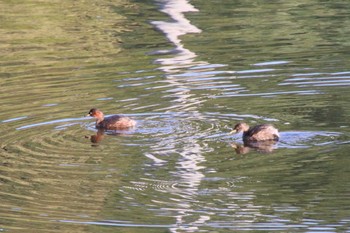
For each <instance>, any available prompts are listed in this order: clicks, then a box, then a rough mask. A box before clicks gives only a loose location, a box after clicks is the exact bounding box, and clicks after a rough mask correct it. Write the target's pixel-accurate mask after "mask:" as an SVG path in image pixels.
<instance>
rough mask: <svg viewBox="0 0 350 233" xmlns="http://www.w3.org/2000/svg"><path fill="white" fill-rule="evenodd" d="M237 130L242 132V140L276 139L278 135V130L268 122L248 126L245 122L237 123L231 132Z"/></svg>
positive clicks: (236, 131)
mask: <svg viewBox="0 0 350 233" xmlns="http://www.w3.org/2000/svg"><path fill="white" fill-rule="evenodd" d="M238 132H243V141H244V142H258V141H269V140H271V141H278V140H279V137H280V136H279V133H278V130H277V129H276V128H275V127H274V126H273V125H270V124H262V125H256V126H253V127H249V125H248V124H246V123H238V124H237V125H235V127H234V129H233V131H232V132H231V133H238Z"/></svg>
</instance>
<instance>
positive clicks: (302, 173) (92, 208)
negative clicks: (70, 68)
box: [0, 0, 350, 232]
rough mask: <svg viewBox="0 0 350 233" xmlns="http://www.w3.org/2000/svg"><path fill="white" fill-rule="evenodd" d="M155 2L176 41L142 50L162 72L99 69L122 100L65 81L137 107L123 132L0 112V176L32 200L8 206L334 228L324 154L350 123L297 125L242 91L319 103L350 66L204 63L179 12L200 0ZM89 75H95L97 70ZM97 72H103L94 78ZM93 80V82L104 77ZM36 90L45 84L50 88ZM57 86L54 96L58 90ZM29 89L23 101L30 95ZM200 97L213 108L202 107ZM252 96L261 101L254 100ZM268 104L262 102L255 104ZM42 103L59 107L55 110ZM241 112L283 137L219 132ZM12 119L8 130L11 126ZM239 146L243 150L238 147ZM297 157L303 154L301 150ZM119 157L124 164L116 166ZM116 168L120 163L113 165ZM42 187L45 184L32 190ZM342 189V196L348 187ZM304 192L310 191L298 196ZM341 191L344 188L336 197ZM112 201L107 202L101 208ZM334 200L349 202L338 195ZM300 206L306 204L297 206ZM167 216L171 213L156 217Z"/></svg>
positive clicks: (177, 225)
mask: <svg viewBox="0 0 350 233" xmlns="http://www.w3.org/2000/svg"><path fill="white" fill-rule="evenodd" d="M158 4H159V6H160V11H162V12H163V13H165V14H167V15H168V16H169V17H170V19H171V21H168V20H166V21H160V20H157V21H151V24H152V25H153V26H154V27H155V28H156V29H158V31H160V32H162V33H163V34H164V35H165V37H166V38H167V39H168V40H169V42H170V43H171V44H172V45H173V46H174V48H173V49H170V50H164V49H159V50H158V49H155V50H151V51H147V52H146V54H148V55H150V58H152V59H154V60H153V63H154V64H156V68H155V70H157V71H161V72H162V75H157V74H155V72H154V70H152V69H148V68H140V69H139V70H134V71H133V70H130V71H128V72H115V70H112V71H110V70H108V72H107V73H112V74H113V75H112V78H110V79H106V80H107V81H110V83H111V84H110V83H108V85H115V87H116V88H117V89H118V91H119V90H120V91H121V92H122V91H124V92H125V93H124V92H123V98H122V99H118V98H116V97H115V96H118V95H114V93H112V92H108V90H109V89H103V88H101V90H100V89H99V87H98V86H97V87H96V88H91V86H89V87H88V88H86V90H85V89H84V87H81V86H80V85H81V84H83V83H85V82H88V81H89V79H91V80H93V79H94V78H91V77H88V78H86V77H85V76H84V78H83V79H79V78H72V80H70V81H68V79H67V82H68V83H69V84H70V85H69V87H70V90H73V91H75V94H74V95H72V96H71V97H70V98H71V100H70V101H72V100H75V99H79V98H77V97H81V96H83V97H85V98H86V97H87V96H88V95H90V94H91V92H92V93H95V92H96V93H98V94H97V95H93V96H94V97H93V98H94V100H96V101H95V102H94V103H96V102H97V103H98V104H100V105H101V106H103V105H106V106H107V105H109V104H110V103H117V104H120V103H121V104H122V105H123V107H124V108H123V110H127V111H129V112H137V113H134V114H131V113H129V112H126V113H127V114H126V115H128V116H131V117H134V118H135V119H136V120H137V121H138V122H139V124H138V127H137V128H136V129H133V130H131V131H124V132H119V131H117V132H96V129H95V128H94V122H93V121H94V120H93V119H90V118H81V117H77V116H75V117H76V118H74V116H72V115H73V114H72V113H69V111H70V109H68V110H67V112H68V113H69V114H67V115H69V116H70V117H66V118H60V119H56V118H57V117H56V118H55V119H54V120H52V119H51V118H47V120H41V119H42V118H43V117H40V115H39V116H38V115H35V114H32V113H33V112H34V113H36V112H35V110H32V109H30V111H29V113H30V114H32V115H30V114H26V113H24V112H21V111H19V112H18V113H17V112H15V114H17V115H16V117H6V118H5V119H4V120H2V121H1V122H0V123H1V126H4V128H3V129H2V131H1V132H4V133H3V134H4V135H6V136H5V137H3V139H4V140H3V141H2V142H1V143H2V144H1V152H2V155H3V157H4V158H5V161H4V162H3V165H4V167H3V169H2V170H1V171H2V172H3V173H4V175H2V176H1V177H3V179H4V180H5V181H4V186H5V184H7V183H9V185H8V186H6V188H7V189H4V190H5V191H4V192H3V196H5V197H7V198H8V199H14V198H18V199H19V200H20V201H23V200H27V201H29V200H30V202H31V203H34V206H35V207H34V210H33V209H30V206H29V207H28V208H27V209H26V208H25V207H18V208H17V207H14V205H13V204H12V203H11V204H7V205H6V204H5V207H4V209H6V210H8V209H10V210H11V211H13V212H14V211H16V212H18V213H20V212H23V213H27V212H33V213H34V215H35V214H36V213H39V214H40V216H42V217H44V216H45V217H47V218H45V221H46V220H48V219H50V221H55V222H60V223H65V224H68V223H75V224H77V225H98V226H114V227H133V228H161V229H162V228H166V229H169V230H170V231H171V232H182V231H184V232H195V231H206V230H207V229H210V230H213V229H214V230H215V229H219V230H221V229H224V230H226V229H229V230H266V231H272V230H282V231H283V230H288V231H289V230H292V231H293V230H309V231H312V230H315V231H317V230H319V231H335V230H337V229H338V228H337V226H335V227H333V226H332V225H331V224H328V223H327V222H326V221H322V220H317V217H318V216H316V217H315V218H313V216H315V215H316V214H317V212H318V208H321V207H318V206H319V205H321V204H322V203H323V202H322V201H324V199H325V197H324V196H322V194H323V193H326V194H325V195H330V196H331V194H330V193H327V190H329V189H331V188H332V187H331V186H330V185H329V183H330V184H331V183H332V181H329V179H331V178H333V177H332V176H331V175H333V173H332V172H329V170H331V171H333V170H338V169H336V168H330V169H328V167H326V166H327V164H326V165H325V164H324V163H323V162H324V161H327V160H329V158H330V157H332V156H333V155H329V153H330V152H332V151H335V150H336V149H337V147H338V146H339V145H347V144H349V143H350V140H349V136H348V135H347V134H346V133H344V131H346V127H347V125H348V123H347V122H340V123H341V124H342V126H344V127H343V129H345V130H342V132H337V129H339V128H337V127H334V128H327V127H325V128H322V129H318V128H317V126H315V127H314V128H311V129H310V128H308V129H303V127H304V126H305V125H302V126H300V128H299V127H296V123H295V122H297V121H301V122H303V120H304V119H301V120H300V119H298V118H296V119H294V118H288V117H289V116H288V115H293V114H289V113H286V114H284V112H283V110H279V109H276V110H275V109H274V106H273V104H274V102H272V104H271V102H263V101H262V102H263V103H262V104H257V105H256V106H252V107H250V106H249V100H251V99H252V98H255V100H260V99H263V98H261V97H268V98H264V99H274V100H276V101H278V100H280V99H282V100H284V99H283V98H286V99H287V98H291V99H292V100H294V99H296V98H294V96H302V97H307V96H312V97H313V99H312V100H315V101H316V100H318V98H327V95H328V92H327V89H325V88H324V87H326V88H327V87H336V86H340V87H343V86H345V87H346V86H348V83H349V76H348V74H349V72H347V71H337V72H325V71H318V70H317V69H314V68H300V67H299V68H295V67H293V63H295V61H293V60H282V59H275V60H273V59H271V61H264V60H262V61H261V62H251V63H249V64H251V65H250V66H248V68H247V67H246V68H245V69H240V70H234V69H235V68H236V67H235V66H234V65H232V64H231V65H229V64H220V63H218V61H215V62H217V63H214V64H211V63H210V62H209V61H204V60H203V59H202V57H199V56H198V55H197V54H196V52H194V51H191V50H190V49H188V48H187V47H186V46H185V44H184V43H183V41H182V36H185V35H186V34H194V35H200V34H201V33H203V30H204V29H199V28H198V27H197V26H195V25H193V24H192V23H191V21H190V20H188V19H187V18H186V17H185V16H186V15H185V13H191V12H198V9H197V8H195V7H194V6H193V5H191V4H190V3H189V2H188V1H185V0H181V1H174V0H169V1H158ZM153 48H154V47H153ZM222 52H223V53H224V51H222ZM257 56H258V55H257ZM101 69H103V67H101ZM48 72H49V71H48ZM101 72H102V71H101ZM115 73H117V75H115V76H114V74H115ZM69 75H71V73H70V72H69ZM89 75H91V76H95V73H94V72H92V74H89ZM82 76H83V75H82ZM107 77H108V76H107ZM103 78H105V77H103ZM96 79H98V80H99V79H101V80H102V77H97V78H96ZM61 83H65V81H61ZM96 83H97V84H98V85H99V84H101V81H98V82H96ZM264 83H268V85H267V84H265V85H264ZM55 84H56V83H55ZM78 84H79V85H78ZM71 86H74V87H75V86H78V89H79V88H82V89H83V90H84V91H86V93H84V94H81V93H80V92H77V91H76V90H75V89H74V88H72V87H71ZM92 86H95V83H93V85H92ZM48 87H49V85H48ZM318 87H323V88H321V89H319V88H318ZM0 88H3V87H0ZM44 89H45V93H50V91H49V90H48V88H44ZM91 89H92V90H91ZM106 90H107V91H106ZM135 90H137V91H139V92H137V91H135ZM336 90H337V89H336ZM129 91H130V93H129ZM100 92H102V93H100ZM103 92H107V93H103ZM55 93H56V94H57V95H59V94H60V93H61V91H56V92H55ZM129 94H130V96H129ZM50 95H52V94H50ZM65 95H68V94H67V93H65ZM152 95H156V96H157V97H154V98H153V101H148V100H149V99H147V97H149V96H152ZM325 96H326V97H325ZM22 97H23V98H27V96H26V95H23V96H22ZM29 97H30V98H29V100H31V95H29ZM38 98H39V97H38ZM40 98H41V97H40ZM245 98H250V99H245ZM16 100H18V99H16ZM90 100H91V99H89V101H90ZM62 102H64V101H62ZM231 102H233V104H232V103H231ZM52 103H55V104H52ZM56 103H57V104H56ZM266 103H268V104H266ZM62 104H64V103H61V102H60V101H53V100H49V103H47V104H43V103H41V102H40V103H39V104H38V106H40V107H36V110H37V109H41V107H44V108H47V107H50V108H52V109H56V108H55V107H60V105H62ZM88 104H91V103H88ZM277 104H279V103H278V102H277ZM280 104H281V103H280ZM283 104H286V105H287V107H286V108H290V105H291V104H292V103H291V101H289V100H288V99H287V100H285V102H283ZM303 104H304V103H302V105H303ZM317 104H319V103H318V102H317ZM317 104H315V105H316V106H317ZM323 104H324V103H323V102H322V104H320V105H321V107H323ZM267 105H268V106H267ZM118 106H120V105H118ZM203 106H206V107H208V109H209V110H203V109H204V107H203ZM242 106H243V107H242ZM257 106H258V107H260V109H256V107H257ZM270 106H271V108H270ZM276 106H278V105H276ZM295 106H297V107H300V106H298V104H295V105H293V107H295ZM66 107H67V106H66ZM79 107H81V106H80V105H79ZM220 107H221V108H220ZM306 107H309V106H306ZM326 107H327V106H326ZM265 108H266V109H270V112H267V113H266V112H262V113H260V112H259V110H261V109H265ZM311 108H312V107H311V106H310V109H311ZM113 109H114V108H113ZM271 109H272V110H271ZM322 109H324V108H322ZM297 110H298V109H297ZM297 110H295V112H297ZM306 110H308V111H309V109H307V108H306ZM79 111H80V109H79ZM86 111H87V109H86ZM256 112H259V115H258V114H256ZM45 113H46V114H48V115H49V114H50V115H53V116H55V112H50V111H47V112H45ZM108 113H113V112H111V111H109V112H108ZM281 113H282V114H281ZM292 113H293V112H292ZM286 115H287V117H286ZM327 117H328V115H326V116H325V118H327ZM45 119H46V118H45ZM50 119H51V120H50ZM237 121H247V122H250V123H254V124H255V123H260V122H272V123H273V124H276V125H277V126H278V127H280V128H282V132H281V141H280V142H278V143H277V144H274V145H267V146H266V145H265V146H263V147H261V146H260V147H255V148H251V147H249V148H248V151H247V150H246V148H244V145H242V143H243V142H242V139H241V135H235V136H229V135H228V134H227V133H228V132H229V131H230V129H231V127H232V125H233V124H234V123H235V122H237ZM340 123H339V124H340ZM10 126H15V129H16V130H8V128H9V127H10ZM7 127H8V128H7ZM292 127H294V129H293V130H294V131H292V130H291V128H292ZM285 128H287V130H284V129H285ZM339 131H340V130H339ZM242 147H243V148H242ZM235 152H236V153H237V154H238V155H237V154H236V153H235ZM242 154H245V155H247V156H246V157H245V156H240V155H242ZM17 155H22V156H17ZM288 155H293V156H288ZM303 155H304V156H305V158H300V157H298V156H303ZM337 156H339V157H340V155H337ZM292 157H296V158H299V159H295V160H293V159H294V158H292ZM314 157H316V158H314ZM334 157H336V156H334ZM106 160H107V162H105V161H106ZM13 161H14V162H13ZM130 161H132V162H130ZM130 163H131V165H129V164H130ZM124 165H125V166H128V167H127V168H125V169H124ZM304 167H305V169H302V168H304ZM323 167H326V169H322V168H323ZM123 169H124V170H123ZM274 169H276V170H274ZM339 170H340V171H342V170H341V169H339ZM121 171H124V173H122V174H119V172H121ZM35 175H37V176H35ZM315 176H317V177H318V176H319V178H318V179H316V178H315ZM81 177H83V178H85V179H86V180H85V179H82V178H81ZM295 177H296V178H295ZM309 179H311V181H309ZM313 179H314V180H313ZM327 182H328V183H327ZM95 183H96V186H93V185H95ZM325 183H326V184H325ZM333 183H334V181H333ZM345 183H346V182H344V184H345ZM313 185H315V186H316V187H314V186H313ZM32 186H33V187H34V186H35V188H32ZM309 186H311V187H309ZM318 186H320V188H319V187H318ZM13 187H27V188H24V189H20V188H19V189H20V190H21V191H22V190H25V191H24V193H16V191H12V189H13ZM36 187H37V188H36ZM41 187H44V188H45V187H47V188H46V189H44V188H43V190H40V188H41ZM72 187H73V188H72ZM329 187H330V188H329ZM337 187H338V186H337ZM74 188H76V189H77V190H75V189H74ZM317 188H319V190H317ZM338 188H339V187H338ZM116 189H117V191H113V190H116ZM27 190H28V191H27ZM111 190H112V191H111ZM342 191H343V193H342V194H341V195H343V194H344V193H345V191H344V190H342ZM22 192H23V191H22ZM111 192H112V194H110V193H111ZM40 193H44V194H45V195H40ZM56 193H59V195H58V194H56ZM43 196H44V198H43ZM300 196H302V197H304V198H305V199H306V200H301V199H299V198H300ZM320 196H322V197H320ZM67 197H68V198H67ZM51 198H52V199H51ZM331 198H334V196H331ZM342 198H344V196H340V198H339V199H342ZM52 200H55V201H52ZM110 200H111V201H110ZM41 201H42V202H41ZM108 201H110V202H112V204H111V206H112V207H110V206H107V207H105V206H104V205H107V204H106V202H108ZM36 202H38V204H37V203H36ZM52 202H54V204H52ZM344 202H346V200H345V201H344ZM56 203H58V204H56ZM62 203H63V204H62ZM71 203H73V204H71ZM320 203H321V204H320ZM60 205H61V206H60ZM66 205H67V206H66ZM72 205H73V206H72ZM57 206H58V207H60V208H56V207H57ZM62 206H63V207H62ZM101 206H102V207H101ZM305 206H306V207H305ZM315 206H316V207H315ZM339 206H346V205H343V203H340V204H339ZM312 207H315V208H312ZM32 208H33V207H32ZM101 208H105V209H107V212H108V211H110V212H112V214H109V215H108V218H103V217H100V215H99V214H100V213H101V212H102V210H101ZM52 209H57V211H53V210H52ZM330 209H331V211H333V209H332V208H330ZM306 210H307V211H308V212H309V213H311V214H310V215H304V214H305V213H304V212H305V211H306ZM326 211H327V208H326ZM331 211H330V212H331ZM323 212H324V210H323ZM331 214H332V213H331ZM331 214H330V215H331ZM51 216H52V217H51ZM295 216H296V217H295ZM167 217H168V219H170V220H163V219H166V218H167ZM19 218H22V217H19ZM35 218H37V216H35ZM74 219H78V220H74ZM101 219H115V220H101ZM119 219H120V220H119ZM124 219H127V220H124ZM295 219H297V220H295ZM25 220H26V219H25ZM163 222H165V223H164V224H162V223H163ZM348 223H349V221H348V220H347V219H341V220H339V219H337V220H336V221H334V222H333V224H339V225H340V226H346V225H348ZM50 229H51V228H50ZM208 231H209V230H208Z"/></svg>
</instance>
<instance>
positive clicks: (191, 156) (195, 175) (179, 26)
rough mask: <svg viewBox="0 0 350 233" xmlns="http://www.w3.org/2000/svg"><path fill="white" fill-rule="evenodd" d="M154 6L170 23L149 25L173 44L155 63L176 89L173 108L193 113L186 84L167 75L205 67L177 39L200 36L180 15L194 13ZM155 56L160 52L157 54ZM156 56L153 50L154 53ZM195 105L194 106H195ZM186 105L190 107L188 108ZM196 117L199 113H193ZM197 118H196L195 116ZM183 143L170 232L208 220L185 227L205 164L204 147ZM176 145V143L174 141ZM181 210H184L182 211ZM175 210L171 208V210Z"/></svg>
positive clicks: (175, 0)
mask: <svg viewBox="0 0 350 233" xmlns="http://www.w3.org/2000/svg"><path fill="white" fill-rule="evenodd" d="M158 3H160V4H161V6H162V8H161V11H162V12H164V13H166V14H168V15H169V16H170V17H171V19H172V21H171V22H164V21H153V22H151V23H152V24H153V25H154V26H155V27H157V28H158V29H159V30H160V31H162V32H163V33H164V34H165V35H166V37H167V38H168V40H169V41H170V42H172V43H173V44H174V45H175V49H174V50H173V51H169V52H172V53H173V54H174V56H173V57H171V58H159V59H157V60H156V61H155V62H156V63H159V64H161V65H162V66H161V67H160V69H161V70H163V71H164V72H165V73H166V78H167V81H168V82H169V83H171V84H172V85H173V86H174V87H178V90H176V91H175V93H173V94H172V96H174V97H176V98H177V100H178V101H177V102H178V104H177V106H178V107H180V106H181V105H182V106H181V107H184V106H186V108H187V110H192V111H193V110H196V109H197V108H198V103H199V102H200V101H198V100H197V99H196V98H194V99H193V97H194V96H193V95H191V94H189V93H188V92H189V90H190V88H188V87H186V83H183V80H182V78H181V77H180V78H178V77H176V76H173V75H171V73H174V72H177V71H178V70H179V69H183V68H187V67H193V66H195V65H205V64H207V63H206V62H197V63H195V62H194V58H195V57H196V56H197V55H196V54H195V53H194V52H192V51H190V50H188V49H186V48H184V46H183V45H182V43H181V39H180V38H179V37H180V36H181V35H185V34H188V33H200V32H201V30H200V29H198V28H197V27H195V26H194V25H192V24H191V22H190V21H189V20H188V19H186V18H185V16H184V12H194V11H198V10H197V9H196V8H194V7H193V6H192V5H191V4H190V3H189V2H188V1H187V0H160V1H158ZM158 53H159V54H161V53H162V51H158ZM154 54H157V51H156V52H154ZM196 103H197V104H196ZM188 106H191V108H190V109H189V108H188ZM181 107H180V108H179V109H181ZM197 114H199V113H198V112H197ZM199 117H200V116H199ZM185 140H186V141H185V142H184V143H183V144H184V148H183V150H182V152H180V154H181V156H182V159H180V161H179V162H178V163H177V171H176V173H175V174H174V175H175V176H179V178H180V180H181V181H180V182H179V183H180V184H181V186H183V187H181V188H180V190H178V191H179V193H177V194H178V195H179V196H180V197H181V199H180V202H179V203H178V207H179V208H177V210H176V211H177V216H176V224H175V225H176V226H177V227H174V228H170V230H171V231H172V232H177V231H189V232H192V231H196V230H198V227H197V226H198V225H201V224H204V223H205V222H206V221H208V220H209V219H210V217H209V216H204V215H203V216H200V218H199V219H198V220H197V221H193V222H191V223H188V224H186V217H187V216H190V215H192V213H193V212H194V210H193V207H192V206H191V205H192V203H194V202H196V200H194V199H195V198H196V196H197V195H198V189H199V188H198V187H199V185H200V183H201V180H202V179H203V178H204V174H203V173H202V172H201V170H202V169H203V168H204V167H203V166H200V165H199V164H200V163H202V162H204V161H205V157H204V156H203V155H202V153H203V152H202V151H203V150H204V149H205V148H202V146H201V145H200V144H199V143H198V141H197V140H196V139H194V138H186V139H185ZM174 143H176V142H174ZM184 207H185V208H184ZM173 210H175V209H173Z"/></svg>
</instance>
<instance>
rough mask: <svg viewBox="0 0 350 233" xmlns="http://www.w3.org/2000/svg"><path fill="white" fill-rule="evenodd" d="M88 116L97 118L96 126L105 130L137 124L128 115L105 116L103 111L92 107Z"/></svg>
mask: <svg viewBox="0 0 350 233" xmlns="http://www.w3.org/2000/svg"><path fill="white" fill-rule="evenodd" d="M88 116H92V117H94V118H96V128H97V129H104V130H123V129H128V128H132V127H134V126H135V125H136V121H134V120H132V119H130V118H129V117H126V116H121V115H113V116H109V117H104V115H103V113H102V112H101V111H100V110H98V109H96V108H92V109H90V111H89V113H88Z"/></svg>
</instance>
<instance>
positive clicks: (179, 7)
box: [151, 0, 207, 72]
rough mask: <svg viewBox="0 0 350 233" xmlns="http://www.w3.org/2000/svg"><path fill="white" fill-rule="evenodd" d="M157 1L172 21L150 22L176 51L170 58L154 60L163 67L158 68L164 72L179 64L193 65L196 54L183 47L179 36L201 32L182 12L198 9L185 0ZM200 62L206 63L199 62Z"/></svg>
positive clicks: (184, 65) (177, 66) (183, 65)
mask: <svg viewBox="0 0 350 233" xmlns="http://www.w3.org/2000/svg"><path fill="white" fill-rule="evenodd" d="M158 2H159V3H160V4H162V9H161V11H162V12H164V13H166V14H168V15H169V16H170V17H171V19H172V21H171V22H165V21H152V22H151V23H152V24H153V25H154V26H155V27H156V28H158V29H159V30H160V31H162V32H163V33H164V34H165V35H166V37H167V38H168V40H169V41H170V42H172V43H173V44H174V45H175V46H176V48H175V49H174V50H173V52H177V54H176V56H174V57H172V58H159V59H157V60H156V62H157V63H159V64H162V65H163V67H161V68H160V69H162V70H164V71H166V72H171V70H172V69H174V68H179V65H181V66H182V67H186V64H187V65H188V66H193V58H195V57H196V56H197V55H196V54H195V53H194V52H192V51H190V50H188V49H186V48H184V46H183V45H182V44H181V39H180V38H179V37H180V36H182V35H185V34H188V33H201V32H202V31H201V30H200V29H199V28H197V27H196V26H194V25H192V24H191V22H190V21H189V20H188V19H186V18H185V16H184V14H183V13H184V12H195V11H198V10H197V9H196V8H194V7H193V6H192V5H191V4H190V3H189V2H188V1H187V0H164V1H158ZM200 64H207V63H204V62H201V63H200Z"/></svg>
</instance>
